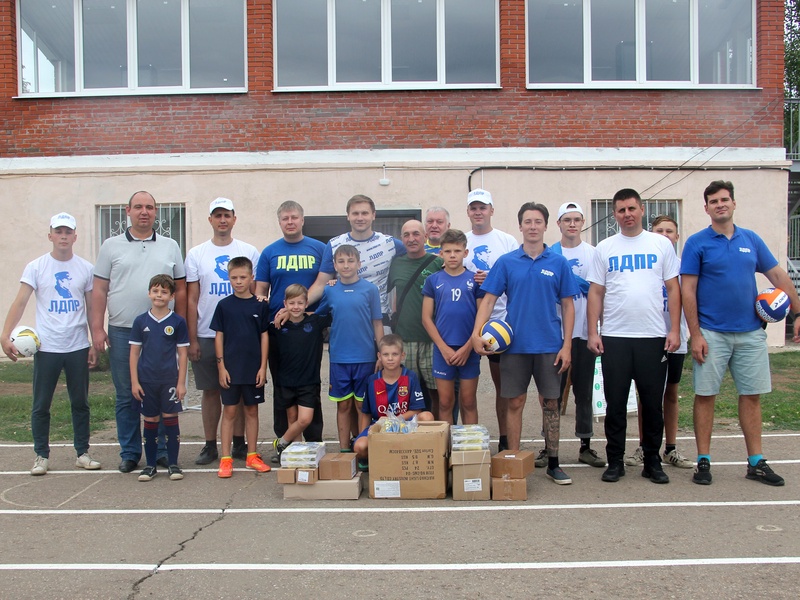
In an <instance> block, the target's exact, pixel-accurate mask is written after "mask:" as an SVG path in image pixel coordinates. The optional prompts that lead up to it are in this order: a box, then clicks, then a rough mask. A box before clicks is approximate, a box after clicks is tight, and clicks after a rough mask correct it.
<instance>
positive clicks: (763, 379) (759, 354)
mask: <svg viewBox="0 0 800 600" xmlns="http://www.w3.org/2000/svg"><path fill="white" fill-rule="evenodd" d="M700 333H702V334H703V337H704V338H705V339H706V343H707V344H708V356H706V360H705V362H704V363H703V364H702V365H701V364H698V362H697V361H694V371H693V373H692V379H693V383H694V393H695V394H697V395H698V396H716V395H717V394H719V387H720V384H721V383H722V376H723V375H725V369H726V368H730V370H731V377H733V382H734V383H735V384H736V391H737V392H738V393H739V395H740V396H753V395H756V394H768V393H769V392H771V391H772V380H771V378H770V374H769V354H767V332H766V331H764V330H763V329H761V328H759V329H756V330H755V331H747V332H745V333H722V332H719V331H711V330H708V329H703V328H702V327H701V328H700Z"/></svg>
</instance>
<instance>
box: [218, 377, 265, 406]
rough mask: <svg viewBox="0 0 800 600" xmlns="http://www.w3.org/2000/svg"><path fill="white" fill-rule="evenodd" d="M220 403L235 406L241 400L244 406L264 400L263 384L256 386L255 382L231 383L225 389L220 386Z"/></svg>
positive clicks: (253, 404)
mask: <svg viewBox="0 0 800 600" xmlns="http://www.w3.org/2000/svg"><path fill="white" fill-rule="evenodd" d="M220 395H221V396H222V404H223V405H224V406H235V405H236V404H239V400H241V401H242V402H243V403H244V405H245V406H255V405H257V404H261V403H262V402H264V386H263V385H262V386H261V387H256V386H255V384H253V385H250V384H244V383H238V384H236V383H232V384H231V387H229V388H228V389H227V390H226V389H225V388H220Z"/></svg>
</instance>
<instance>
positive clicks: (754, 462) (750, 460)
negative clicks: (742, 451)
mask: <svg viewBox="0 0 800 600" xmlns="http://www.w3.org/2000/svg"><path fill="white" fill-rule="evenodd" d="M762 458H764V455H763V454H753V456H748V457H747V463H748V464H749V465H750V466H751V467H755V466H756V465H757V464H758V461H760V460H761V459H762Z"/></svg>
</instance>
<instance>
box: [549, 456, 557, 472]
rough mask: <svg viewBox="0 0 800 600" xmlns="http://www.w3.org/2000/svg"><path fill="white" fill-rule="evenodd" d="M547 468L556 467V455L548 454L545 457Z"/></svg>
mask: <svg viewBox="0 0 800 600" xmlns="http://www.w3.org/2000/svg"><path fill="white" fill-rule="evenodd" d="M547 468H548V469H550V470H551V471H552V470H553V469H557V468H558V457H557V456H548V457H547Z"/></svg>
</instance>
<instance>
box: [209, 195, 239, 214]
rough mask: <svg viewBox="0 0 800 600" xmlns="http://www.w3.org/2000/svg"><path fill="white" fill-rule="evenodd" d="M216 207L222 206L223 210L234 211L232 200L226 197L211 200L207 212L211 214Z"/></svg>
mask: <svg viewBox="0 0 800 600" xmlns="http://www.w3.org/2000/svg"><path fill="white" fill-rule="evenodd" d="M218 208H224V209H225V210H229V211H231V212H234V211H233V200H229V199H228V198H217V199H216V200H214V201H212V202H211V206H209V207H208V214H210V215H211V214H213V213H214V211H215V210H217V209H218Z"/></svg>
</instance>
